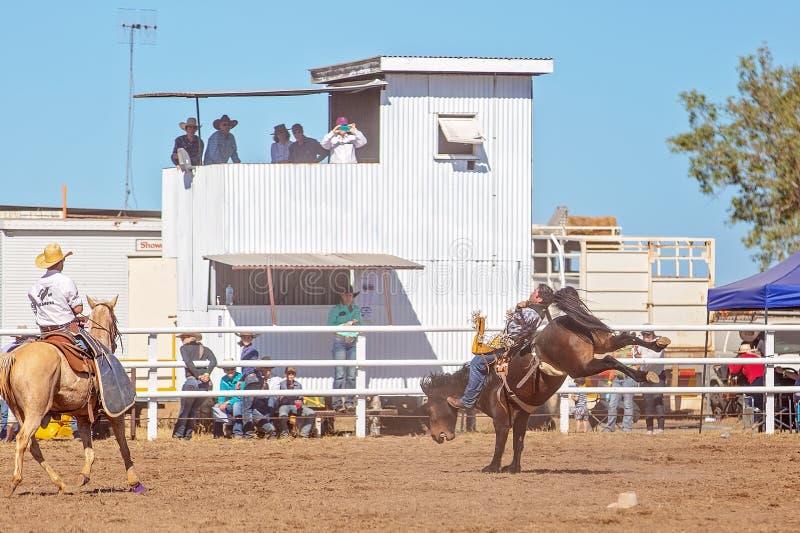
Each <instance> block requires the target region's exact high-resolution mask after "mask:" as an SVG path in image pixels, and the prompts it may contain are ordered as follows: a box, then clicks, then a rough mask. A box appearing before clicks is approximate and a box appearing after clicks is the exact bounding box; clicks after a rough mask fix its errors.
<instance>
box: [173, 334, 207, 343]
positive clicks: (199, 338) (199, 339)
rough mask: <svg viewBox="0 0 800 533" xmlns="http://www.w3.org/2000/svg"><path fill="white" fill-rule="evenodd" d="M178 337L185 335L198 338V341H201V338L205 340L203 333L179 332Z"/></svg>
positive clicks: (181, 337)
mask: <svg viewBox="0 0 800 533" xmlns="http://www.w3.org/2000/svg"><path fill="white" fill-rule="evenodd" d="M177 337H178V338H179V339H183V338H185V337H191V338H193V339H194V340H196V341H197V342H200V341H201V340H203V335H202V333H179V334H178V335H177Z"/></svg>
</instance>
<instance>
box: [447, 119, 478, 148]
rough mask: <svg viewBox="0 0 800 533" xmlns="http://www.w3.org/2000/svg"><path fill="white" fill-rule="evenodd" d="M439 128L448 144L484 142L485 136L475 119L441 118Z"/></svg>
mask: <svg viewBox="0 0 800 533" xmlns="http://www.w3.org/2000/svg"><path fill="white" fill-rule="evenodd" d="M439 126H440V127H441V128H442V132H443V133H444V136H445V138H447V142H451V143H461V144H481V143H482V142H483V135H481V130H480V127H479V126H478V121H477V120H475V117H439Z"/></svg>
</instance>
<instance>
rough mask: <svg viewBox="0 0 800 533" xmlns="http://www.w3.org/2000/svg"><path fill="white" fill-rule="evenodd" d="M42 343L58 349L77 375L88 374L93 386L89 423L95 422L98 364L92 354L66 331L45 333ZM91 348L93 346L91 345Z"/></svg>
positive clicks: (88, 399) (90, 396)
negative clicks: (83, 348)
mask: <svg viewBox="0 0 800 533" xmlns="http://www.w3.org/2000/svg"><path fill="white" fill-rule="evenodd" d="M39 341H40V342H46V343H48V344H51V345H53V346H55V347H56V349H58V351H60V352H61V353H62V354H63V355H64V358H65V359H66V360H67V363H68V364H69V367H70V368H71V369H72V370H73V371H74V372H75V373H76V374H81V373H83V374H88V377H89V379H90V383H91V385H90V386H89V397H88V398H87V407H88V411H89V421H90V422H94V419H95V414H96V412H97V400H98V398H97V395H98V392H97V391H98V384H97V364H96V363H95V361H94V358H93V357H92V356H91V355H92V354H88V353H86V352H85V351H83V350H82V349H81V348H80V346H78V345H77V344H76V343H75V337H73V335H72V334H71V333H69V332H66V331H53V332H50V333H45V334H43V335H42V336H41V337H40V338H39ZM90 346H91V345H90Z"/></svg>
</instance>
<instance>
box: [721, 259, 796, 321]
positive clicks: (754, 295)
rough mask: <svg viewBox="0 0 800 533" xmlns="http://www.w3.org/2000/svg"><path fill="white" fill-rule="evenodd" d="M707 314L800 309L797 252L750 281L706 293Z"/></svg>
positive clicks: (737, 282)
mask: <svg viewBox="0 0 800 533" xmlns="http://www.w3.org/2000/svg"><path fill="white" fill-rule="evenodd" d="M706 307H707V309H708V310H709V311H722V310H726V309H765V310H766V309H778V308H786V307H800V252H797V253H795V254H794V255H792V256H791V257H789V258H788V259H786V260H784V261H782V262H780V263H778V264H777V265H775V266H774V267H772V268H770V269H769V270H765V271H764V272H761V273H759V274H755V275H754V276H750V277H749V278H745V279H741V280H739V281H735V282H733V283H729V284H728V285H723V286H722V287H717V288H714V289H709V290H708V303H707V304H706Z"/></svg>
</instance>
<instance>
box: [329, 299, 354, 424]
mask: <svg viewBox="0 0 800 533" xmlns="http://www.w3.org/2000/svg"><path fill="white" fill-rule="evenodd" d="M356 296H358V293H357V292H356V293H353V287H351V286H350V285H348V286H347V287H345V288H344V289H343V290H342V291H341V292H340V293H339V298H341V303H338V304H336V305H334V306H333V307H331V309H330V311H328V325H329V326H358V325H359V324H361V308H360V307H359V306H357V305H356V304H354V303H353V299H354V298H355V297H356ZM357 340H358V333H356V332H355V331H338V332H336V333H335V334H334V339H333V349H332V350H331V352H332V353H333V358H334V359H336V360H337V361H344V360H350V361H352V360H355V358H356V341H357ZM333 388H334V389H354V388H356V367H354V366H337V367H336V369H335V370H334V374H333ZM333 408H334V409H335V410H336V411H346V410H348V409H352V408H353V398H352V397H347V398H345V397H343V396H342V397H336V398H334V399H333Z"/></svg>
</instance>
